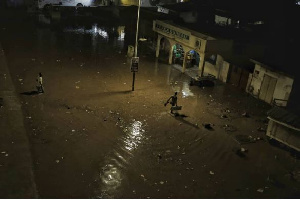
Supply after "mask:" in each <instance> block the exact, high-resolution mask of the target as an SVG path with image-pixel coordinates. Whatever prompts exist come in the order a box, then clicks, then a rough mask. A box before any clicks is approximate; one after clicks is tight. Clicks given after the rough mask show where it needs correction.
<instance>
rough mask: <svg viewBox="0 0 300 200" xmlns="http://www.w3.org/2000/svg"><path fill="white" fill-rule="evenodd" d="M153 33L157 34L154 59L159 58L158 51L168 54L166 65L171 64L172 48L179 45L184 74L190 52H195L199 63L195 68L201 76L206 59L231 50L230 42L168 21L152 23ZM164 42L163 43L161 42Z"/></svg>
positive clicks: (172, 57)
mask: <svg viewBox="0 0 300 200" xmlns="http://www.w3.org/2000/svg"><path fill="white" fill-rule="evenodd" d="M153 31H154V32H156V33H158V34H157V35H158V36H157V37H158V38H157V45H156V57H159V54H160V50H161V49H164V50H165V51H166V52H168V56H169V57H168V63H169V64H172V63H173V59H174V47H176V45H180V46H181V47H182V49H183V52H184V54H183V56H182V57H183V62H182V72H185V70H186V68H187V63H188V59H189V53H190V52H196V53H197V55H198V57H200V59H198V60H199V61H198V62H196V63H197V67H198V69H199V75H200V76H202V75H203V70H204V63H205V60H206V59H207V58H209V57H210V56H211V55H212V54H214V53H216V52H220V51H223V50H226V49H227V50H231V46H232V41H230V40H223V39H216V38H214V37H211V36H208V35H205V34H202V33H199V32H195V31H192V30H189V29H186V28H184V27H178V26H177V25H174V24H172V23H171V22H168V21H160V20H154V21H153ZM162 40H164V43H162V42H161V41H162Z"/></svg>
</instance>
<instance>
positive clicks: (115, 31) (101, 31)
mask: <svg viewBox="0 0 300 200" xmlns="http://www.w3.org/2000/svg"><path fill="white" fill-rule="evenodd" d="M124 30H125V26H118V27H117V28H115V27H113V28H111V29H108V28H104V27H98V25H97V24H94V25H93V26H92V27H91V28H90V29H86V28H83V27H79V28H73V27H66V28H65V29H64V32H67V33H68V32H71V33H75V34H90V35H94V36H96V35H99V36H101V37H102V38H103V39H106V40H108V39H110V38H109V37H110V36H112V37H115V36H117V40H119V41H124V38H125V32H124Z"/></svg>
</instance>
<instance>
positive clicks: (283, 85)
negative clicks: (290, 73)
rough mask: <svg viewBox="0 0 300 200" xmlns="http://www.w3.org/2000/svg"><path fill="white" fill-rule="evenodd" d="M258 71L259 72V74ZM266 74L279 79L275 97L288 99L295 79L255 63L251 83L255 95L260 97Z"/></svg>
mask: <svg viewBox="0 0 300 200" xmlns="http://www.w3.org/2000/svg"><path fill="white" fill-rule="evenodd" d="M256 72H258V74H257V73H256ZM265 74H267V75H269V76H271V77H273V78H276V79H277V83H276V87H275V91H274V95H273V99H274V98H275V99H284V100H288V98H289V94H290V93H291V91H292V87H293V82H294V80H293V79H292V78H290V77H287V76H285V75H283V74H280V73H278V72H274V71H270V70H268V69H266V68H264V67H262V66H261V65H258V64H255V68H254V72H253V74H252V81H251V83H250V85H251V86H252V87H253V93H252V94H253V95H254V96H255V97H258V95H259V92H260V88H261V85H262V82H263V79H264V75H265ZM249 77H250V76H249Z"/></svg>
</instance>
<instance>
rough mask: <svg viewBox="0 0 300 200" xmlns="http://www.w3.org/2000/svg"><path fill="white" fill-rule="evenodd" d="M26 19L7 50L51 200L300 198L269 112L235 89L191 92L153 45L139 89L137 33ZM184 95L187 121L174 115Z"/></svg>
mask: <svg viewBox="0 0 300 200" xmlns="http://www.w3.org/2000/svg"><path fill="white" fill-rule="evenodd" d="M15 16H18V15H12V16H11V18H10V20H3V19H2V21H1V27H0V35H1V43H2V47H3V49H4V51H3V52H4V54H5V58H6V60H7V65H8V68H9V71H10V74H11V77H12V81H13V83H14V85H15V88H16V92H17V94H18V95H19V98H20V103H21V106H22V111H23V118H24V126H25V128H26V134H27V136H28V138H29V144H30V149H31V153H32V159H33V172H34V176H35V182H36V186H37V190H38V193H39V197H40V198H297V197H299V196H300V190H299V189H300V183H299V159H298V158H297V157H296V156H295V155H294V154H291V152H290V151H289V150H288V149H286V148H284V147H283V146H280V145H271V144H270V143H269V142H268V140H267V138H266V136H265V129H266V111H267V110H269V109H270V106H269V105H267V104H265V103H263V102H261V101H258V100H257V99H254V98H253V97H251V96H248V95H246V94H245V93H244V92H243V91H241V90H239V89H237V88H235V87H233V86H231V85H224V84H222V83H217V84H216V85H215V86H214V87H204V88H202V87H197V86H189V80H190V77H189V76H187V75H186V74H182V73H181V72H180V71H179V70H178V69H176V68H175V67H172V66H170V65H166V64H164V62H161V61H160V59H156V58H155V56H154V55H155V54H154V52H152V51H151V49H150V48H147V46H150V47H153V45H152V44H151V43H147V42H146V43H142V44H139V47H140V49H141V50H140V51H139V57H140V65H139V72H138V73H136V81H135V91H131V85H132V73H131V72H130V59H129V58H128V57H127V56H126V53H127V45H128V44H131V43H132V41H134V38H132V36H134V34H132V32H133V30H130V28H129V29H128V26H130V25H128V24H123V23H119V24H118V23H117V22H115V23H112V24H110V25H108V24H107V23H106V24H103V23H102V22H101V21H97V20H95V21H93V22H92V23H90V21H89V22H88V23H87V22H86V23H85V22H84V23H82V21H81V22H80V23H79V22H77V21H75V23H74V21H72V22H70V23H69V21H63V20H62V21H55V22H53V21H51V20H50V24H49V23H48V22H49V21H47V18H42V17H41V16H40V17H35V16H34V17H26V16H23V17H22V18H15ZM41 18H42V20H41V21H38V20H37V19H41ZM127 25H128V26H127ZM128 35H129V36H128ZM154 44H155V43H154ZM131 45H134V44H131ZM39 72H42V74H43V79H44V88H45V93H44V94H36V93H35V90H36V88H35V84H36V83H35V79H36V76H37V74H38V73H39ZM175 91H177V92H178V94H179V98H178V104H179V105H182V106H183V108H182V110H180V111H178V115H177V116H174V115H171V114H170V113H169V112H170V110H169V109H170V108H169V105H167V106H166V107H165V106H164V103H165V101H166V100H167V99H168V98H169V96H171V95H172V94H173V93H174V92H175ZM5 106H6V105H3V107H4V108H5ZM0 111H1V110H0ZM245 112H247V115H243V114H244V113H245ZM5 116H6V115H5V114H3V113H1V116H0V119H1V120H3V119H5ZM1 134H2V133H1ZM0 151H1V152H2V151H5V149H4V148H3V146H1V149H0ZM4 159H5V157H4V156H3V155H2V154H1V160H0V162H1V163H0V164H1V168H2V169H6V170H9V168H8V167H7V166H5V162H4V161H5V160H4ZM17 164H18V163H16V164H15V165H17ZM4 195H5V194H3V195H1V196H4Z"/></svg>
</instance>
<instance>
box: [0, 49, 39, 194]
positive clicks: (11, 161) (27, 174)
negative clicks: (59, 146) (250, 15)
mask: <svg viewBox="0 0 300 200" xmlns="http://www.w3.org/2000/svg"><path fill="white" fill-rule="evenodd" d="M0 130H1V131H0V198H2V199H3V198H4V199H8V198H12V199H19V198H38V193H37V189H36V184H35V180H34V173H33V163H32V158H31V152H30V146H29V140H28V137H27V134H26V130H25V127H24V124H23V113H22V109H21V104H20V101H19V98H18V96H17V94H16V91H15V88H14V85H13V82H12V79H11V77H10V73H9V70H8V67H7V63H6V59H5V52H4V51H3V50H2V46H1V44H0Z"/></svg>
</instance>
